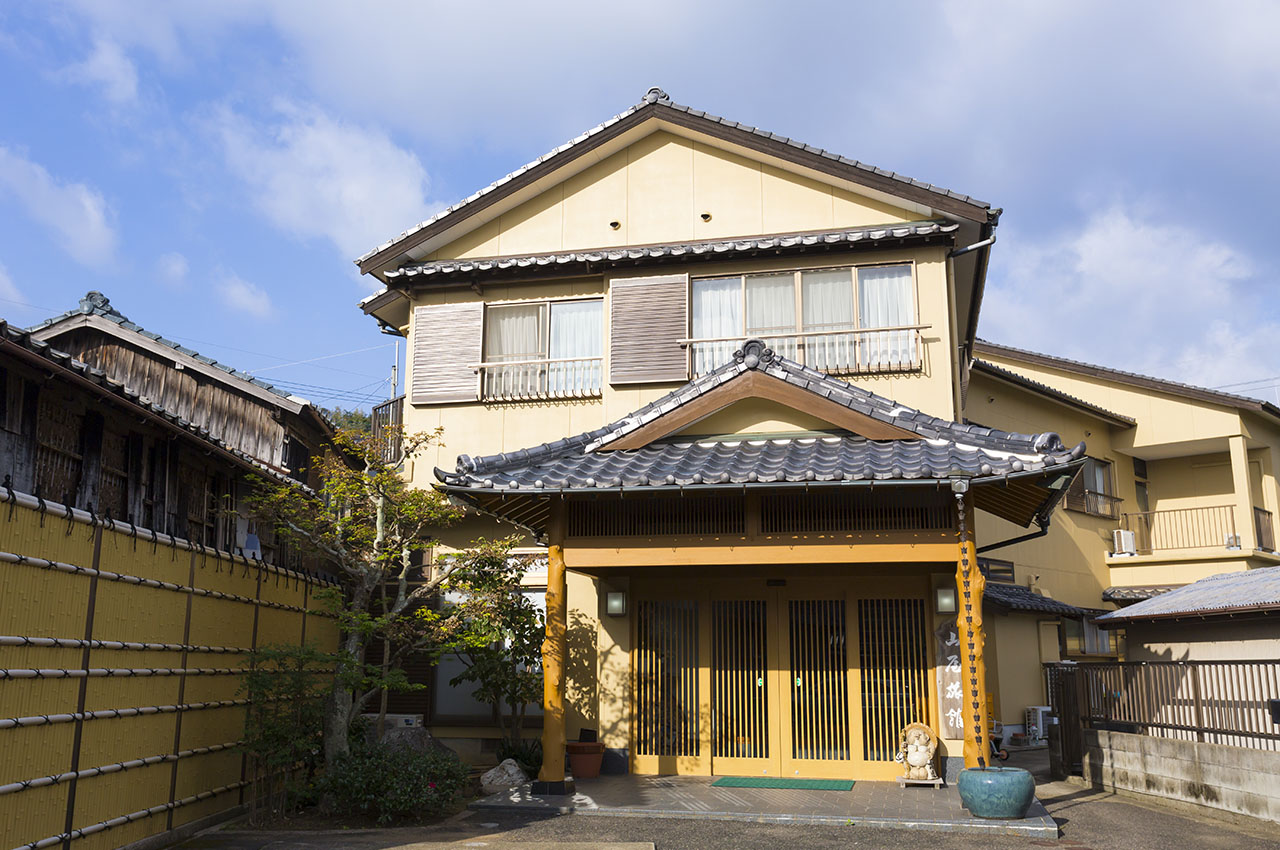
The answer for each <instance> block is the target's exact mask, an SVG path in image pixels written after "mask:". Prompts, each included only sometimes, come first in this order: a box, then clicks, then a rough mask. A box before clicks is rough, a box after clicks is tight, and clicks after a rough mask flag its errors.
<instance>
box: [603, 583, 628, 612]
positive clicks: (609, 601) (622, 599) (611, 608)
mask: <svg viewBox="0 0 1280 850" xmlns="http://www.w3.org/2000/svg"><path fill="white" fill-rule="evenodd" d="M604 612H605V613H606V614H608V615H609V616H610V617H625V616H627V593H626V591H625V590H610V591H609V592H608V593H606V594H605V595H604Z"/></svg>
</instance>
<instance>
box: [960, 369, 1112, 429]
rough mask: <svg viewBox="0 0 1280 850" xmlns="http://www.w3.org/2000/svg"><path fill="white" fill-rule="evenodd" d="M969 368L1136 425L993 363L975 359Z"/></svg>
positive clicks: (1100, 414)
mask: <svg viewBox="0 0 1280 850" xmlns="http://www.w3.org/2000/svg"><path fill="white" fill-rule="evenodd" d="M971 368H972V369H973V370H974V371H977V372H985V373H987V374H989V375H994V376H996V377H998V378H1003V379H1004V380H1006V381H1009V382H1011V383H1015V384H1018V385H1019V386H1023V387H1026V388H1028V389H1030V390H1032V391H1034V392H1037V393H1040V394H1041V395H1045V396H1048V397H1050V398H1055V399H1057V400H1058V401H1061V402H1063V403H1064V404H1069V405H1071V406H1072V407H1078V408H1080V409H1082V410H1087V411H1089V412H1091V413H1096V414H1097V415H1099V416H1101V417H1103V418H1104V419H1110V420H1112V421H1114V422H1118V423H1121V424H1125V425H1136V424H1137V420H1136V419H1134V418H1132V417H1130V416H1125V415H1124V414H1122V413H1114V412H1112V411H1110V410H1107V409H1106V408H1105V407H1099V406H1098V405H1096V404H1093V403H1092V402H1088V401H1085V400H1084V399H1082V398H1076V397H1075V396H1073V395H1071V394H1069V393H1064V392H1063V391H1062V390H1059V389H1056V388H1054V387H1051V386H1049V385H1048V384H1043V383H1041V382H1040V381H1036V380H1032V379H1031V378H1028V377H1027V376H1026V375H1019V374H1018V373H1017V372H1014V371H1012V370H1010V369H1006V368H1004V367H1003V366H997V365H996V364H994V363H988V362H987V361H985V360H978V359H976V358H975V359H974V360H973V364H972V367H971Z"/></svg>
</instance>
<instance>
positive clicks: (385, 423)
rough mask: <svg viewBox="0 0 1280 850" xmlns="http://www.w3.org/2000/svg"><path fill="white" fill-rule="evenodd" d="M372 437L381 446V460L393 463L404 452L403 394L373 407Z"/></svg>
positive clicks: (397, 460)
mask: <svg viewBox="0 0 1280 850" xmlns="http://www.w3.org/2000/svg"><path fill="white" fill-rule="evenodd" d="M372 431H373V439H374V440H376V441H377V442H378V443H379V444H380V445H381V448H382V462H383V463H386V464H391V465H395V464H397V463H399V462H400V459H401V457H402V456H403V454H404V445H403V443H402V440H403V438H404V396H398V397H396V398H393V399H391V401H384V402H383V403H382V404H379V405H378V406H376V407H375V408H374V409H373V416H372Z"/></svg>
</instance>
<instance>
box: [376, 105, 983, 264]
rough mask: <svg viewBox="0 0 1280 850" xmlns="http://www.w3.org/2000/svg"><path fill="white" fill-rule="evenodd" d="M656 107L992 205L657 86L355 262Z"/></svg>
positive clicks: (980, 204) (967, 200)
mask: <svg viewBox="0 0 1280 850" xmlns="http://www.w3.org/2000/svg"><path fill="white" fill-rule="evenodd" d="M655 107H663V108H667V109H672V110H675V111H676V112H683V113H686V114H688V115H690V116H693V117H694V118H698V119H702V120H705V121H709V122H712V123H715V124H720V125H723V126H725V127H730V128H733V129H735V130H740V131H743V132H747V133H751V134H753V135H756V136H759V137H761V138H763V139H768V140H769V141H771V142H774V143H777V144H783V145H788V146H790V147H793V148H795V149H797V150H801V151H804V152H805V153H808V154H812V155H814V156H820V157H823V158H824V159H829V160H831V161H833V162H837V163H839V164H841V165H844V166H848V167H849V168H853V169H857V170H858V171H865V172H867V173H868V174H874V175H876V176H878V177H882V178H887V179H890V180H895V181H897V182H899V183H902V184H903V185H906V186H913V187H915V188H918V189H923V190H925V191H929V192H933V193H935V194H939V195H945V196H947V197H948V198H953V199H955V200H957V201H961V202H963V203H966V204H972V205H973V206H975V207H983V208H990V206H991V205H990V204H988V203H986V202H985V201H979V200H976V199H974V198H971V197H969V196H968V195H963V194H961V193H959V192H954V191H952V190H950V189H944V188H942V187H940V186H934V185H932V184H930V183H924V182H922V181H920V180H914V179H912V178H910V177H907V176H905V175H902V174H897V173H895V172H892V171H886V170H885V169H883V168H876V167H875V166H873V165H867V164H866V163H862V162H858V161H857V160H853V159H849V158H848V157H844V156H840V155H839V154H837V153H832V152H830V151H827V150H823V149H822V148H817V147H814V146H813V145H807V144H805V143H804V142H801V141H797V140H795V139H790V138H787V137H786V136H780V135H778V134H777V133H770V132H769V131H768V130H761V129H759V128H758V127H751V126H749V125H746V124H740V123H739V122H737V121H730V120H729V119H727V118H721V117H720V116H718V115H712V114H710V113H708V112H703V111H701V110H698V109H692V108H690V107H688V106H682V105H680V104H678V103H674V102H672V101H671V99H670V98H669V97H668V96H667V93H666V92H664V91H662V90H661V89H658V88H651V89H649V91H648V92H646V94H645V97H644V99H643V100H641V101H640V103H637V104H636V105H635V106H632V107H630V108H629V109H627V110H625V111H624V112H621V113H619V114H617V115H615V116H613V117H612V118H610V119H608V120H607V121H603V122H601V123H600V124H597V125H596V126H594V127H592V128H591V129H589V130H587V131H586V132H584V133H581V134H580V135H578V136H576V137H575V138H573V139H570V140H569V141H567V142H565V143H564V144H562V145H560V146H559V147H557V148H556V149H555V150H552V151H549V152H547V153H545V154H543V155H542V156H540V157H538V158H537V159H535V160H533V161H532V162H530V163H527V164H525V165H523V166H521V167H520V168H517V169H516V170H515V171H513V172H511V173H510V174H508V175H507V176H506V177H503V178H501V179H499V180H495V181H494V182H493V183H490V184H489V185H488V186H486V187H485V188H483V189H481V190H480V191H478V192H476V193H475V194H473V195H470V196H469V197H467V198H464V199H463V200H461V201H459V202H458V203H456V204H453V205H452V206H450V207H446V208H445V209H443V210H441V211H440V212H438V213H436V214H435V215H433V216H432V217H431V218H429V219H427V220H426V221H424V222H422V223H421V224H418V225H416V226H414V227H411V228H409V229H408V230H406V231H404V232H403V233H401V234H400V235H399V236H397V237H395V238H394V239H391V240H388V241H387V242H384V243H382V244H381V245H379V246H377V247H376V248H374V249H373V250H372V251H369V252H368V253H367V254H364V255H363V256H360V257H358V258H356V260H355V263H356V264H357V265H359V264H360V263H363V262H364V261H365V260H367V259H369V258H370V257H372V256H373V255H374V254H377V253H378V252H380V251H384V250H386V249H387V248H390V247H391V246H392V245H394V244H396V243H397V242H399V241H400V240H402V239H404V238H406V237H408V236H412V235H413V234H414V233H416V232H418V231H419V230H422V229H423V228H425V227H429V226H430V225H433V224H435V223H436V222H438V221H440V220H442V219H444V218H446V217H448V216H450V215H453V214H454V213H456V212H458V211H459V210H462V209H464V208H465V207H466V206H468V205H469V204H471V203H473V202H475V201H476V200H478V199H479V198H481V197H483V196H485V195H488V194H489V193H491V192H493V191H495V190H497V189H500V188H502V187H503V186H505V185H506V184H508V183H510V182H511V181H512V180H515V179H516V178H517V177H520V176H521V175H523V174H525V173H526V172H528V171H530V170H531V169H534V168H537V167H538V166H540V165H542V164H543V163H546V162H547V161H548V160H552V159H555V158H556V157H557V156H559V155H560V154H563V153H565V152H566V151H569V150H571V149H573V148H574V147H575V146H577V145H578V144H581V143H582V142H584V141H586V140H587V139H590V138H591V137H593V136H595V135H597V134H599V133H601V132H604V131H605V130H607V129H609V128H610V127H612V126H613V125H615V124H617V123H618V122H619V121H622V120H623V119H624V118H628V117H629V116H631V115H633V114H634V113H637V112H640V111H642V110H646V109H653V108H655Z"/></svg>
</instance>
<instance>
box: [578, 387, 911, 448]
mask: <svg viewBox="0 0 1280 850" xmlns="http://www.w3.org/2000/svg"><path fill="white" fill-rule="evenodd" d="M749 398H760V399H765V400H768V401H773V402H777V403H778V404H781V405H784V406H786V407H789V408H791V409H792V410H798V411H800V412H802V413H807V414H809V415H811V416H814V417H817V418H818V419H822V420H824V421H826V422H830V423H831V424H832V425H834V426H836V427H837V428H841V429H843V430H845V431H849V432H850V433H853V434H858V435H860V436H863V437H866V438H867V439H868V440H918V439H920V435H919V434H917V433H915V432H914V431H908V430H906V429H905V428H899V427H898V426H896V425H890V424H889V423H887V422H882V421H880V420H879V419H875V418H873V417H871V416H868V415H866V414H865V413H860V412H858V411H856V410H852V409H850V408H848V407H845V406H844V405H843V404H840V403H839V402H837V401H832V400H831V399H829V398H826V397H825V396H821V395H819V394H818V393H815V392H810V391H809V390H806V389H801V388H800V387H797V386H796V385H795V384H791V383H788V382H786V381H783V380H780V379H778V378H775V377H773V376H772V375H769V374H767V373H765V372H759V371H756V370H750V371H747V372H743V373H742V374H741V375H739V376H738V377H737V378H734V379H733V380H730V381H727V382H725V383H723V384H721V385H720V386H718V387H715V388H714V389H711V390H708V391H707V392H706V393H704V394H703V395H701V396H698V397H697V398H696V399H694V400H693V401H691V402H689V403H688V404H684V405H681V406H680V407H677V408H676V409H674V410H672V411H671V412H670V413H667V414H666V415H664V416H660V417H659V418H657V419H655V420H653V421H652V422H650V423H649V424H647V425H645V426H643V427H641V428H638V429H636V430H635V431H632V432H631V433H630V434H627V435H625V436H623V437H619V438H618V439H616V440H614V441H613V442H611V443H606V444H605V445H604V446H601V449H602V450H607V451H622V450H626V449H638V448H642V447H644V446H647V445H649V444H650V443H652V442H654V441H655V440H661V439H662V438H663V437H668V436H670V435H672V434H675V433H678V432H680V431H682V430H684V429H685V428H688V427H689V426H691V425H693V424H695V423H696V422H698V421H700V420H702V419H705V418H707V417H708V416H710V415H712V414H713V413H718V412H719V411H721V410H724V409H725V408H726V407H728V406H729V405H731V404H733V403H735V402H739V401H743V400H744V399H749Z"/></svg>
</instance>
